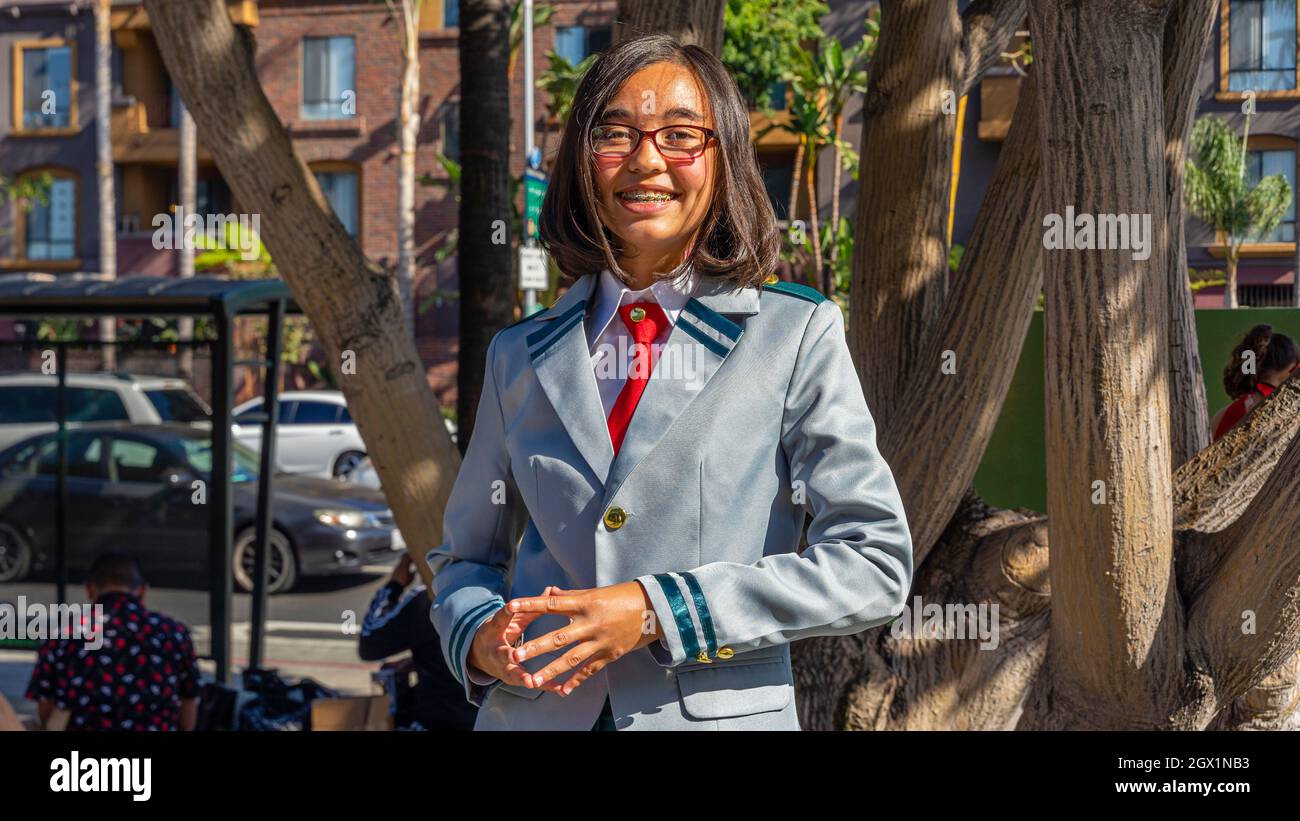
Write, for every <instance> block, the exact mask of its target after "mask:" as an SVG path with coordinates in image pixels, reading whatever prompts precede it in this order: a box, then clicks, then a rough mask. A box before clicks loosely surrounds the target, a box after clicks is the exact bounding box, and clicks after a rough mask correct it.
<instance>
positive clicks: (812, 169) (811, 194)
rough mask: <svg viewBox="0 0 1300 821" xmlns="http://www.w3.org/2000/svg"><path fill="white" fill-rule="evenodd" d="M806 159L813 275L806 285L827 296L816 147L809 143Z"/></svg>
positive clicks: (829, 294) (805, 174) (805, 170)
mask: <svg viewBox="0 0 1300 821" xmlns="http://www.w3.org/2000/svg"><path fill="white" fill-rule="evenodd" d="M805 156H806V158H807V161H808V163H807V167H806V168H805V169H804V170H803V178H804V184H805V185H806V186H807V188H808V222H809V225H808V229H809V231H810V232H811V233H812V252H813V275H812V276H811V277H809V278H808V284H809V285H812V286H813V287H814V288H818V289H821V290H822V291H823V293H825V294H826V295H827V296H831V292H830V291H828V290H825V288H826V282H825V279H824V277H823V273H824V272H823V271H822V234H821V224H820V221H819V220H818V218H817V146H816V144H814V143H809V145H808V152H807V154H806V155H805Z"/></svg>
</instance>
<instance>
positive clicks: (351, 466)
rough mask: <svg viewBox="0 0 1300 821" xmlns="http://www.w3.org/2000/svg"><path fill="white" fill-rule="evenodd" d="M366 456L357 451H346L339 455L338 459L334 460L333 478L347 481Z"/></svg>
mask: <svg viewBox="0 0 1300 821" xmlns="http://www.w3.org/2000/svg"><path fill="white" fill-rule="evenodd" d="M365 458H366V455H365V454H364V453H362V452H361V451H359V450H347V451H344V452H343V453H340V454H339V458H337V459H335V460H334V478H335V479H347V478H348V477H349V476H351V475H352V471H354V470H356V469H357V465H359V464H361V460H362V459H365Z"/></svg>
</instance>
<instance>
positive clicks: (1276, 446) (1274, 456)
mask: <svg viewBox="0 0 1300 821" xmlns="http://www.w3.org/2000/svg"><path fill="white" fill-rule="evenodd" d="M1297 420H1300V378H1297V377H1294V376H1293V377H1292V378H1290V379H1288V380H1287V381H1286V382H1285V383H1283V384H1282V387H1281V388H1279V389H1278V390H1277V391H1276V392H1274V394H1273V395H1272V396H1270V397H1269V398H1268V399H1267V400H1266V401H1265V402H1264V404H1262V405H1260V406H1259V407H1258V408H1256V409H1255V410H1254V411H1252V412H1251V414H1250V415H1249V416H1247V417H1246V418H1245V419H1243V420H1242V421H1241V422H1240V423H1238V424H1237V425H1236V426H1235V427H1233V429H1232V430H1230V431H1228V432H1227V433H1226V434H1224V436H1223V438H1221V439H1220V440H1219V441H1217V442H1215V443H1214V444H1213V445H1211V446H1210V447H1208V448H1206V449H1205V450H1203V451H1201V452H1200V453H1198V454H1197V455H1196V456H1195V457H1194V458H1193V459H1192V460H1191V461H1189V462H1187V463H1186V464H1184V465H1183V466H1182V467H1180V468H1179V469H1178V471H1177V473H1175V474H1174V528H1175V529H1177V530H1195V531H1199V532H1201V533H1217V532H1218V531H1221V530H1223V529H1224V528H1226V527H1228V526H1229V525H1231V524H1232V523H1233V522H1235V521H1236V520H1237V519H1238V518H1239V517H1240V516H1241V515H1242V511H1244V510H1245V509H1246V507H1247V505H1249V504H1250V503H1251V502H1252V501H1253V500H1254V499H1255V496H1256V494H1257V493H1258V492H1259V489H1260V488H1261V487H1262V486H1263V485H1264V482H1265V481H1266V480H1267V479H1268V477H1269V476H1270V475H1271V474H1272V473H1274V472H1275V468H1276V467H1277V465H1278V460H1279V459H1280V458H1281V457H1282V454H1283V453H1284V452H1285V451H1286V449H1287V446H1288V445H1290V444H1291V441H1292V440H1293V439H1294V438H1295V435H1296V432H1297V431H1298V430H1300V421H1297ZM1293 515H1294V514H1293Z"/></svg>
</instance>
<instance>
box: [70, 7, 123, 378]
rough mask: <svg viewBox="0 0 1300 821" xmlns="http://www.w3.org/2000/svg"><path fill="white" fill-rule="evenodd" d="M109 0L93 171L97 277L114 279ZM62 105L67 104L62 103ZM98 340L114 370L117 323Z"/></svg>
mask: <svg viewBox="0 0 1300 821" xmlns="http://www.w3.org/2000/svg"><path fill="white" fill-rule="evenodd" d="M111 13H112V8H111V2H110V0H96V2H95V171H96V178H97V183H98V189H99V274H100V276H102V277H104V278H105V279H110V280H112V279H117V199H116V197H115V196H114V194H113V136H112V129H111V128H110V124H111V123H112V120H113V41H112V32H111V31H110V27H109V23H110V20H109V16H110V14H111ZM63 104H64V105H66V104H67V102H64V103H63ZM99 339H100V341H101V342H106V343H110V344H107V345H105V346H104V347H103V348H102V349H101V353H100V363H101V366H102V367H103V369H104V370H106V371H115V370H117V348H115V347H114V346H113V344H111V343H113V342H116V341H117V319H116V318H115V317H111V316H105V317H100V320H99Z"/></svg>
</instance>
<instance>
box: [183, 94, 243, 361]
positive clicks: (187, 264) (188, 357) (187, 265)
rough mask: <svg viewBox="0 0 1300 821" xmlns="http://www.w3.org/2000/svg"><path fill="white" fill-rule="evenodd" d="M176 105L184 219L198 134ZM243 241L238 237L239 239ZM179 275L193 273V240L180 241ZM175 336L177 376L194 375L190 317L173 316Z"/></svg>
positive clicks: (194, 183) (193, 202) (193, 185)
mask: <svg viewBox="0 0 1300 821" xmlns="http://www.w3.org/2000/svg"><path fill="white" fill-rule="evenodd" d="M178 105H179V106H180V121H181V127H180V159H179V161H178V162H177V164H176V165H177V171H178V172H179V177H180V179H179V181H178V182H179V185H177V188H178V189H179V190H180V200H181V201H180V212H181V214H182V215H183V216H184V218H185V219H191V215H194V216H197V213H196V209H197V208H198V196H197V193H196V192H197V188H198V179H197V178H198V152H199V149H198V134H197V133H196V131H195V128H194V117H193V116H192V115H191V114H190V110H189V109H188V108H186V107H185V103H184V102H178ZM181 236H182V237H186V236H188V234H187V233H186V231H185V226H184V225H182V226H181ZM240 241H241V242H242V241H243V240H242V238H241V240H240ZM180 253H181V271H180V273H181V277H182V278H186V279H187V278H189V277H192V276H194V243H193V242H182V243H181V248H180ZM177 337H178V338H179V339H180V341H181V346H180V355H181V364H180V372H181V376H182V377H184V378H185V379H189V380H192V379H194V349H193V348H192V347H190V346H189V345H188V344H187V343H188V342H190V341H192V340H193V339H194V317H192V316H183V317H181V318H180V319H179V320H177Z"/></svg>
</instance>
